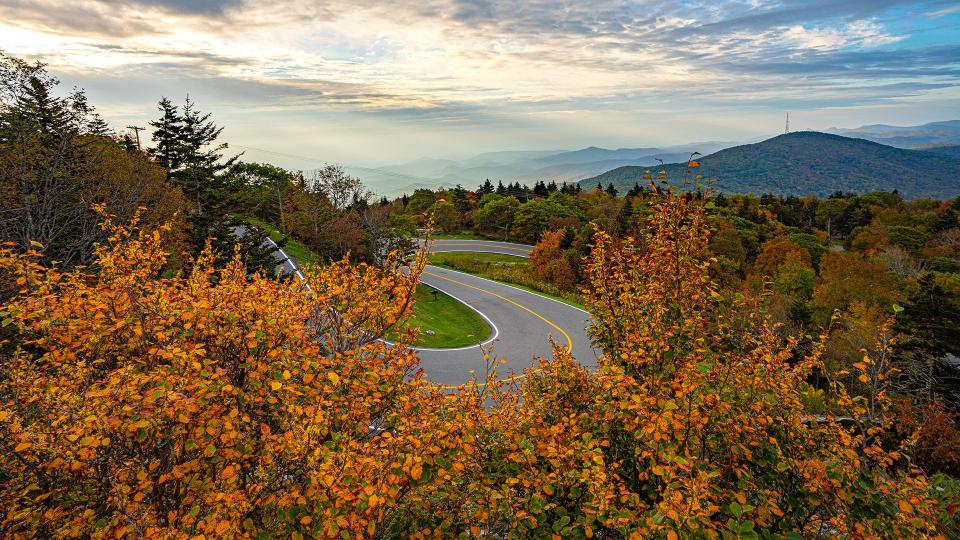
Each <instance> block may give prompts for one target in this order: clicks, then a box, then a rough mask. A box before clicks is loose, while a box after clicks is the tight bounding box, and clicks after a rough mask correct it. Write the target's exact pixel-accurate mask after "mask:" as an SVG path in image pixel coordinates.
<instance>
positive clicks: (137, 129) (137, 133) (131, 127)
mask: <svg viewBox="0 0 960 540" xmlns="http://www.w3.org/2000/svg"><path fill="white" fill-rule="evenodd" d="M127 129H132V130H133V132H134V133H136V135H137V150H140V130H141V129H144V130H145V129H147V128H145V127H140V126H127Z"/></svg>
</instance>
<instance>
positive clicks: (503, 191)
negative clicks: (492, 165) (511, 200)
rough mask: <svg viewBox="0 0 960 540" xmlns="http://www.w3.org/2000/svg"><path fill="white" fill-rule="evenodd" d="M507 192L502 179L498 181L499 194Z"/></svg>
mask: <svg viewBox="0 0 960 540" xmlns="http://www.w3.org/2000/svg"><path fill="white" fill-rule="evenodd" d="M506 194H507V188H505V187H504V186H503V181H502V180H501V181H499V182H497V195H506Z"/></svg>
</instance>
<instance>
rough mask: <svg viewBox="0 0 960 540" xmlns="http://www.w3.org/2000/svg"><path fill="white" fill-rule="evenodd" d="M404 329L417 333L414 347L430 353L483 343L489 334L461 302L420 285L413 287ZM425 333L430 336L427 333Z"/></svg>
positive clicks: (487, 325) (483, 321)
mask: <svg viewBox="0 0 960 540" xmlns="http://www.w3.org/2000/svg"><path fill="white" fill-rule="evenodd" d="M434 292H436V294H434ZM406 327H407V328H410V329H416V330H418V331H419V332H418V334H417V339H416V341H415V342H414V343H413V345H414V346H416V347H427V348H431V349H451V348H456V347H469V346H471V345H476V344H477V343H481V342H483V341H486V339H487V338H489V337H490V333H491V332H492V331H493V329H492V328H490V325H489V324H487V321H485V320H484V319H483V317H481V316H480V315H479V314H478V313H477V312H476V311H474V310H472V309H470V308H469V307H467V306H466V305H465V304H464V303H463V302H460V301H459V300H457V299H455V298H453V297H452V296H450V295H448V294H446V293H444V292H442V291H438V290H436V289H434V288H433V287H431V286H429V285H426V284H423V283H420V284H418V285H417V290H416V292H415V293H414V296H413V315H412V316H411V317H410V319H409V320H408V321H407V323H406ZM428 330H430V331H432V332H433V334H429V333H427V331H428ZM401 331H402V330H401ZM397 334H398V332H392V333H391V334H390V335H387V339H396V337H397Z"/></svg>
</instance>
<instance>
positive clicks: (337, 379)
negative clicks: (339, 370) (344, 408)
mask: <svg viewBox="0 0 960 540" xmlns="http://www.w3.org/2000/svg"><path fill="white" fill-rule="evenodd" d="M327 378H328V379H330V382H332V383H333V385H334V386H339V385H340V376H339V375H337V374H336V373H334V372H332V371H329V372H327Z"/></svg>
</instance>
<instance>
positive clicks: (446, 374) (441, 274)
mask: <svg viewBox="0 0 960 540" xmlns="http://www.w3.org/2000/svg"><path fill="white" fill-rule="evenodd" d="M234 232H235V234H237V235H239V236H242V235H243V234H244V232H245V231H244V230H243V229H242V228H238V229H237V230H235V231H234ZM268 241H269V242H271V243H273V240H269V239H268ZM274 245H275V244H274ZM431 249H432V250H433V251H435V252H440V251H466V252H474V253H476V252H485V253H500V254H504V255H516V256H519V257H527V256H529V254H530V250H531V249H533V248H532V246H527V245H522V244H512V243H509V242H495V241H487V240H436V241H434V244H433V246H432V247H431ZM275 256H276V257H277V260H278V265H277V271H278V272H282V273H285V274H291V273H295V274H297V277H299V278H300V279H303V274H301V273H300V269H299V268H298V267H297V264H296V262H295V261H294V260H293V259H292V258H291V257H290V256H289V255H287V253H286V252H285V251H284V250H282V249H278V251H277V252H276V253H275ZM420 281H422V282H423V283H426V284H427V285H430V286H431V287H434V288H436V289H439V290H441V291H443V292H445V293H447V294H449V295H450V296H452V297H454V298H456V299H457V300H459V301H461V302H463V303H465V304H466V305H467V306H469V307H471V308H473V309H474V310H476V311H478V312H479V313H480V314H481V315H482V316H483V318H484V319H486V320H487V322H488V323H489V324H490V326H491V327H492V329H493V331H492V333H491V335H490V337H489V338H488V339H487V341H486V342H484V343H483V344H482V346H483V348H484V349H486V350H488V351H489V352H491V354H492V355H493V356H495V357H497V358H502V359H504V360H506V361H507V363H506V364H501V365H500V366H499V367H498V370H499V373H500V374H501V376H502V377H504V376H509V375H511V374H515V375H517V374H521V373H522V372H523V370H524V369H526V368H527V367H529V366H530V364H531V361H532V360H533V358H535V357H549V356H551V355H552V351H551V349H550V343H549V338H551V337H552V338H553V340H554V341H555V342H556V343H557V344H559V345H563V346H567V347H571V348H572V351H573V356H574V358H576V359H577V360H579V361H580V363H581V364H583V365H585V366H595V365H596V363H597V362H596V359H597V355H598V352H597V351H595V350H594V349H593V347H592V346H591V344H590V339H589V338H588V337H587V334H586V326H587V321H588V319H589V314H588V313H587V312H586V311H583V310H581V309H578V308H575V307H573V306H571V305H568V304H565V303H563V302H560V301H557V300H553V299H551V298H547V297H545V296H541V295H539V294H535V293H532V292H529V291H525V290H523V289H518V288H516V287H511V286H510V285H505V284H503V283H498V282H496V281H490V280H488V279H484V278H481V277H477V276H473V275H470V274H465V273H463V272H457V271H454V270H448V269H446V268H439V267H437V266H432V265H428V266H427V267H426V269H425V270H424V273H423V275H422V276H421V277H420ZM418 356H419V357H420V362H421V366H422V367H423V369H424V371H426V372H427V374H428V375H429V376H430V378H431V379H432V380H433V381H434V382H437V383H439V384H442V385H447V386H455V385H459V384H463V383H465V382H468V381H469V380H470V379H471V373H470V372H471V371H474V372H475V373H476V374H477V377H482V376H483V374H484V371H485V368H486V363H485V360H484V359H483V352H482V351H481V348H480V345H475V346H472V347H462V348H457V349H422V348H421V349H418Z"/></svg>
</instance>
